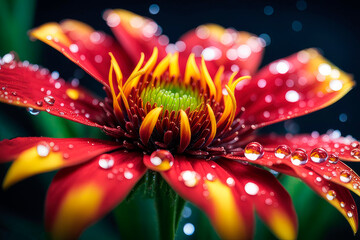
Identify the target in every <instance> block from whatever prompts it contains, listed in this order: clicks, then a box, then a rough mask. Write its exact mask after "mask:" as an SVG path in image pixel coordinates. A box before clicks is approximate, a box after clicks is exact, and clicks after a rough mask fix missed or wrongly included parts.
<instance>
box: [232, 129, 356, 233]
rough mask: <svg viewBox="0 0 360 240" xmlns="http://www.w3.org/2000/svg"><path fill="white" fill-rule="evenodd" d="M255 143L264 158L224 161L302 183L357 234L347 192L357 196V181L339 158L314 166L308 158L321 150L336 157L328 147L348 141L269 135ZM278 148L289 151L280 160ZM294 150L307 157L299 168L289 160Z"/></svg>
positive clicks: (235, 157) (353, 173)
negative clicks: (263, 169)
mask: <svg viewBox="0 0 360 240" xmlns="http://www.w3.org/2000/svg"><path fill="white" fill-rule="evenodd" d="M255 141H257V142H259V143H260V144H261V145H262V146H263V148H264V154H263V156H261V157H260V158H258V159H255V160H254V159H253V160H250V159H247V158H246V156H244V154H243V153H242V154H238V156H234V155H227V156H226V157H227V158H230V159H238V160H244V161H249V162H251V163H254V164H258V165H262V166H265V167H268V168H271V169H273V170H275V171H279V172H283V173H285V174H288V175H291V176H295V177H298V178H300V179H302V181H304V182H305V183H306V184H308V185H309V186H310V187H311V188H312V189H314V191H316V192H317V193H318V194H319V195H320V196H322V197H323V198H324V199H325V200H327V201H328V202H329V203H330V204H332V205H333V206H335V207H336V208H337V209H338V210H339V211H340V212H341V213H342V214H343V215H344V216H345V217H346V219H347V220H348V222H349V223H350V225H351V227H352V229H353V230H354V232H356V231H357V227H358V226H357V225H358V220H357V215H356V216H355V213H356V212H357V210H356V206H355V204H353V199H352V197H351V194H350V193H349V191H348V190H351V191H353V192H354V193H355V194H357V195H359V196H360V189H359V186H360V177H359V176H358V175H357V174H356V173H355V172H354V171H353V170H352V169H351V168H349V167H348V166H347V165H345V164H344V163H343V162H341V157H339V160H338V161H333V159H330V160H329V157H326V160H325V161H324V162H318V160H316V159H315V161H313V160H312V158H311V156H312V154H311V153H312V151H313V150H314V149H315V150H314V151H315V152H316V151H318V150H317V148H323V149H324V151H326V150H327V152H328V155H329V154H330V153H334V152H335V153H336V154H337V155H339V156H340V154H338V153H337V152H338V151H340V152H342V150H341V149H339V148H338V147H336V148H334V149H332V148H331V147H333V146H338V145H336V144H337V143H339V144H340V143H342V144H345V142H346V141H349V142H351V141H350V139H347V140H346V138H337V139H334V138H331V136H328V135H323V136H316V137H311V136H309V135H299V136H295V137H292V136H291V135H287V137H282V136H276V135H271V136H262V137H258V138H257V139H255ZM348 144H350V143H348ZM280 145H287V146H288V147H290V149H291V151H290V152H287V154H285V155H284V154H283V155H282V156H280V157H279V155H278V156H276V155H275V151H276V148H277V147H278V146H280ZM353 145H354V144H353ZM295 149H303V150H302V151H305V152H306V154H307V156H306V157H305V155H303V157H304V161H303V163H302V164H300V165H299V164H298V163H296V162H295V163H294V161H293V159H292V158H294V159H295V157H296V156H295V155H294V154H295V153H294V152H295ZM344 149H345V148H344ZM348 150H349V149H348ZM297 151H299V150H297ZM322 151H323V150H322ZM343 151H344V150H343ZM290 153H292V154H293V155H291V154H290ZM306 160H307V161H306ZM337 193H339V194H337ZM336 196H338V198H337V199H335V197H336ZM334 199H335V200H334ZM341 202H343V203H344V204H345V205H346V206H348V207H344V206H345V205H344V204H341ZM342 205H344V206H342ZM349 206H351V209H352V210H350V208H349ZM349 211H350V212H349ZM356 214H357V213H356ZM349 216H350V217H349Z"/></svg>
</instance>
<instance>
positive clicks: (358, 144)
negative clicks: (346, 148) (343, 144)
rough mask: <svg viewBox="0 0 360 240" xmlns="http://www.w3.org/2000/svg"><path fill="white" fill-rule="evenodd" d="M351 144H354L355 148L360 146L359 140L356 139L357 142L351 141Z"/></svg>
mask: <svg viewBox="0 0 360 240" xmlns="http://www.w3.org/2000/svg"><path fill="white" fill-rule="evenodd" d="M351 146H352V147H353V148H358V147H360V143H359V142H358V141H355V142H352V143H351Z"/></svg>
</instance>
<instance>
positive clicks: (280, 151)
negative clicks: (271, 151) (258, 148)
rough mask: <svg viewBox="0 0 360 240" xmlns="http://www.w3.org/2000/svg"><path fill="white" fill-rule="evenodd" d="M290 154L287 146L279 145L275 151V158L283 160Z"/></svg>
mask: <svg viewBox="0 0 360 240" xmlns="http://www.w3.org/2000/svg"><path fill="white" fill-rule="evenodd" d="M290 154H291V149H290V147H289V146H288V145H280V146H278V147H277V148H276V149H275V157H277V158H280V159H284V158H286V157H287V156H289V155H290Z"/></svg>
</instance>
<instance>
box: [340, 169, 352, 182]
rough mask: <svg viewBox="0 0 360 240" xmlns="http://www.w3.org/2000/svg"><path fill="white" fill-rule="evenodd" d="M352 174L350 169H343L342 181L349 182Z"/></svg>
mask: <svg viewBox="0 0 360 240" xmlns="http://www.w3.org/2000/svg"><path fill="white" fill-rule="evenodd" d="M351 178H352V177H351V174H350V172H349V171H346V170H345V171H342V172H341V173H340V181H342V182H343V183H348V182H350V181H351Z"/></svg>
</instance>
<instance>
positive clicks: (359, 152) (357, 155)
mask: <svg viewBox="0 0 360 240" xmlns="http://www.w3.org/2000/svg"><path fill="white" fill-rule="evenodd" d="M351 156H352V157H353V158H356V159H360V149H359V148H355V149H353V150H351Z"/></svg>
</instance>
